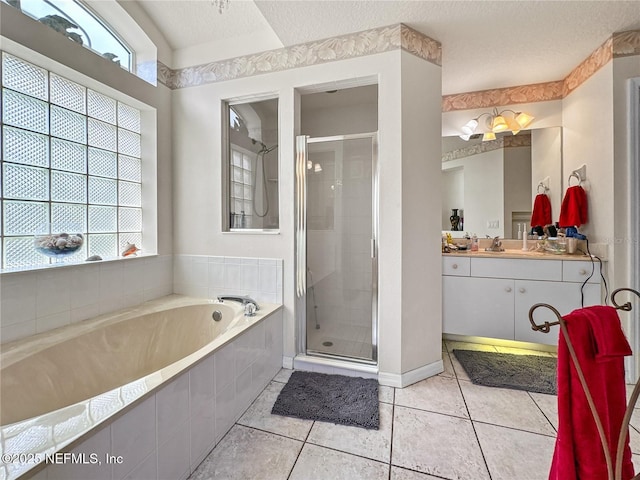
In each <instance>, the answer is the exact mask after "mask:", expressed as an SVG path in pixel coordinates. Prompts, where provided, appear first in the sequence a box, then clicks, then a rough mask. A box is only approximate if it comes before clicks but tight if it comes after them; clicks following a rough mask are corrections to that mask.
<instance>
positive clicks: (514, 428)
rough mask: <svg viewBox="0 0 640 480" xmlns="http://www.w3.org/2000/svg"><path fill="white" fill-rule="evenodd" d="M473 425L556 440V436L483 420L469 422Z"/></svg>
mask: <svg viewBox="0 0 640 480" xmlns="http://www.w3.org/2000/svg"><path fill="white" fill-rule="evenodd" d="M471 421H472V422H474V423H481V424H483V425H491V426H493V427H498V428H508V429H509V430H514V431H516V432H522V433H530V434H531V435H540V436H541V437H548V438H556V436H557V434H553V435H551V434H546V433H540V432H532V431H531V430H524V429H522V428H516V427H509V426H507V425H500V424H498V423H491V422H485V421H483V420H473V419H472V420H471Z"/></svg>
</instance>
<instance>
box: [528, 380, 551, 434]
mask: <svg viewBox="0 0 640 480" xmlns="http://www.w3.org/2000/svg"><path fill="white" fill-rule="evenodd" d="M527 394H529V398H531V400H533V403H535V405H536V407H538V410H540V413H542V415H544V418H546V419H547V422H549V423H550V424H551V428H553V431H554V432H556V435H558V429H557V428H556V426H555V425H554V424H553V422H552V421H551V419H550V418H549V417H548V416H547V414H546V413H545V412H544V410H543V409H542V407H541V406H540V405H538V402H536V399H535V398H533V396H532V395H531V392H529V391H527Z"/></svg>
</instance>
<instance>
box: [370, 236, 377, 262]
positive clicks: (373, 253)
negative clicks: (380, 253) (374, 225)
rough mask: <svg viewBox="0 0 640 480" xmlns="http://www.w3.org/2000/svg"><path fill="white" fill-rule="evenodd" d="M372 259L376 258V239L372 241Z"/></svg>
mask: <svg viewBox="0 0 640 480" xmlns="http://www.w3.org/2000/svg"><path fill="white" fill-rule="evenodd" d="M371 258H376V239H375V238H372V239H371Z"/></svg>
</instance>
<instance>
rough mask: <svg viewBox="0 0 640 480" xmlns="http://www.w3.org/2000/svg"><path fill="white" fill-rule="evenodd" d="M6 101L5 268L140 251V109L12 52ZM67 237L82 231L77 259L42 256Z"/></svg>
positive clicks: (0, 185) (0, 247)
mask: <svg viewBox="0 0 640 480" xmlns="http://www.w3.org/2000/svg"><path fill="white" fill-rule="evenodd" d="M1 100H2V122H1V125H0V128H1V138H0V140H1V141H0V144H1V145H2V148H1V154H2V156H1V168H0V175H1V176H0V179H1V180H0V189H1V190H0V192H1V195H0V221H1V227H2V228H1V231H0V240H1V241H0V252H1V254H0V257H1V266H2V268H11V267H20V266H30V265H42V264H48V263H55V262H57V261H65V262H83V261H84V260H85V259H86V257H87V256H90V255H100V256H101V257H102V258H109V257H116V256H119V255H120V253H121V252H122V250H124V247H125V245H126V244H127V243H135V244H136V245H137V246H138V247H142V241H143V238H142V218H143V212H142V159H141V133H140V132H141V129H140V116H141V115H140V110H138V109H136V108H134V107H132V106H130V105H127V104H124V103H121V102H119V101H117V100H115V99H113V98H110V97H108V96H106V95H104V94H102V93H99V92H96V91H93V90H91V89H90V88H87V87H85V86H83V85H80V84H78V83H76V82H73V81H71V80H68V79H66V78H64V77H61V76H59V75H57V74H54V73H52V72H48V71H47V70H45V69H42V68H40V67H38V66H36V65H33V64H31V63H28V62H25V61H24V60H22V59H20V58H17V57H15V56H13V55H9V54H7V53H5V52H3V53H2V89H1ZM63 233H66V234H68V235H74V234H82V236H83V238H84V244H83V245H82V247H81V248H80V249H79V251H78V252H77V253H75V254H74V255H70V256H68V257H64V258H61V257H55V258H53V259H52V258H50V257H48V256H45V255H43V254H42V253H40V252H38V251H37V250H36V248H35V245H34V239H35V235H49V236H54V237H53V238H61V237H57V235H58V234H63ZM62 238H64V236H63V237H62Z"/></svg>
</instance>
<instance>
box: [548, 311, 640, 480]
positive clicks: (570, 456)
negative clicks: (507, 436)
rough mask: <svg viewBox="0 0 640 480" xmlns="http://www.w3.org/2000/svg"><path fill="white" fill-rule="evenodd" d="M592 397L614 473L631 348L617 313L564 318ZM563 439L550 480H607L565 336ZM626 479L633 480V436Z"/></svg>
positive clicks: (559, 438) (584, 313)
mask: <svg viewBox="0 0 640 480" xmlns="http://www.w3.org/2000/svg"><path fill="white" fill-rule="evenodd" d="M563 318H564V321H565V322H566V324H567V330H568V332H569V337H570V339H571V343H572V344H573V347H574V350H575V352H576V356H577V357H578V361H579V363H580V367H581V368H582V371H583V373H584V376H585V379H586V381H587V385H588V386H589V390H590V391H591V395H592V397H593V401H594V404H595V405H596V410H597V411H598V414H599V415H600V420H601V422H602V425H603V428H604V431H605V436H606V437H607V442H608V443H609V450H610V452H611V458H612V460H611V461H612V464H614V467H615V452H616V448H617V442H618V435H619V434H620V426H621V424H622V419H623V417H624V413H625V409H626V389H625V383H624V363H623V362H624V356H625V355H631V348H630V347H629V343H628V342H627V339H626V338H625V336H624V332H623V331H622V327H621V325H620V319H619V318H618V313H617V312H616V310H615V309H614V308H613V307H606V306H593V307H587V308H582V309H579V310H574V311H573V312H571V313H570V314H568V315H566V316H564V317H563ZM558 421H559V423H558V436H557V438H556V446H555V452H554V454H553V462H552V464H551V471H550V473H549V480H606V479H607V478H608V476H607V464H606V462H605V458H604V451H603V447H602V443H601V442H600V436H599V435H598V430H597V428H596V423H595V421H594V420H593V416H592V414H591V410H590V409H589V404H588V402H587V397H586V396H585V394H584V391H583V389H582V385H581V384H580V380H579V378H578V374H577V371H576V370H575V367H574V366H573V362H572V360H571V357H570V355H569V350H568V348H567V344H566V342H565V339H564V335H562V333H560V338H559V341H558ZM622 460H623V461H622V479H623V480H629V479H631V478H633V476H634V472H633V464H632V463H631V449H630V448H629V436H628V435H627V438H626V445H625V449H624V454H623V457H622Z"/></svg>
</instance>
